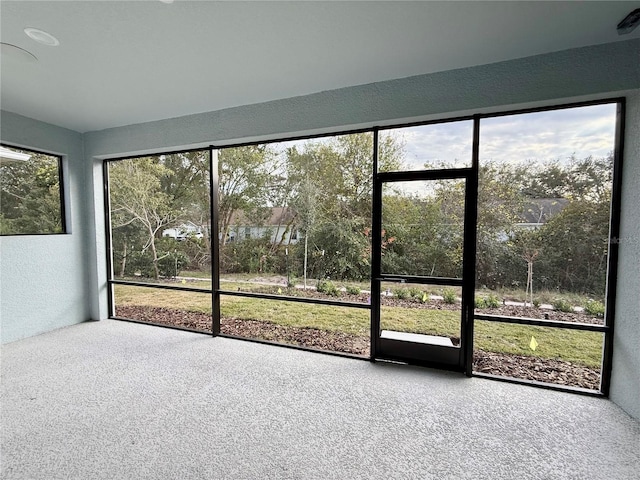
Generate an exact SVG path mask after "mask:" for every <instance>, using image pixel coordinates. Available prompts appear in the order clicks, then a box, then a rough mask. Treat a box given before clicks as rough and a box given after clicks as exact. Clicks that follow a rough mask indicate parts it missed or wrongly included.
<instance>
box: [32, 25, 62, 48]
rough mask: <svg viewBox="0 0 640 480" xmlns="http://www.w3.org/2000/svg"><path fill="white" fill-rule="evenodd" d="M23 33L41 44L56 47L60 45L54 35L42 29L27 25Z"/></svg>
mask: <svg viewBox="0 0 640 480" xmlns="http://www.w3.org/2000/svg"><path fill="white" fill-rule="evenodd" d="M24 33H26V34H27V36H28V37H29V38H31V39H33V40H35V41H36V42H38V43H41V44H42V45H47V46H49V47H57V46H58V45H60V42H59V41H58V39H57V38H56V37H54V36H53V35H51V34H50V33H47V32H45V31H43V30H39V29H37V28H31V27H27V28H25V29H24Z"/></svg>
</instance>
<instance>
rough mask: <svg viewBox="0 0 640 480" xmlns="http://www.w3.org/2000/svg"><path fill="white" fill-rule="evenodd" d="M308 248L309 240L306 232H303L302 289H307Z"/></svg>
mask: <svg viewBox="0 0 640 480" xmlns="http://www.w3.org/2000/svg"><path fill="white" fill-rule="evenodd" d="M308 248H309V240H308V236H307V232H306V231H305V232H304V267H303V269H304V272H303V274H304V289H305V290H306V289H307V252H308V251H309V250H308Z"/></svg>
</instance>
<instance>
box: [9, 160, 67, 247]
mask: <svg viewBox="0 0 640 480" xmlns="http://www.w3.org/2000/svg"><path fill="white" fill-rule="evenodd" d="M29 153H30V154H31V158H30V159H29V160H27V161H18V162H11V163H8V162H7V163H5V162H3V163H2V164H0V233H2V234H5V235H6V234H32V233H60V232H62V210H61V197H60V172H59V171H58V159H57V158H55V157H52V156H50V155H44V154H40V153H34V152H29Z"/></svg>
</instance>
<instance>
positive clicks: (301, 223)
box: [2, 102, 620, 389]
mask: <svg viewBox="0 0 640 480" xmlns="http://www.w3.org/2000/svg"><path fill="white" fill-rule="evenodd" d="M619 106H620V105H619V103H618V102H612V103H603V104H591V105H586V106H575V107H568V108H557V109H551V110H546V111H535V112H528V113H515V114H505V115H480V116H478V117H476V118H474V119H472V118H469V119H466V120H460V121H445V122H440V123H432V124H427V125H418V126H414V125H411V126H408V127H398V128H384V129H380V130H378V144H377V145H376V146H375V147H377V152H376V149H375V148H374V138H375V136H376V135H375V130H372V131H369V132H361V133H352V134H342V135H334V136H325V137H318V138H310V139H300V140H291V141H279V142H278V141H274V142H267V143H261V144H247V145H241V146H235V147H226V148H219V149H213V150H212V151H213V152H215V153H216V156H215V157H214V158H215V159H216V160H215V161H214V162H212V161H211V156H210V150H195V151H188V152H178V153H170V154H164V155H156V156H147V157H136V158H128V159H119V160H112V161H107V162H106V169H105V171H106V172H107V174H108V180H109V185H108V186H109V196H108V206H109V211H108V213H109V216H110V251H111V256H110V261H111V263H110V265H111V272H112V276H111V278H110V284H111V287H112V296H111V299H112V314H114V315H116V316H118V317H126V318H130V319H135V320H138V321H143V322H149V323H154V324H163V325H171V326H177V327H182V328H189V329H192V330H197V331H205V332H216V333H217V331H218V326H219V330H220V332H221V333H222V334H227V335H232V336H236V337H246V338H251V339H259V340H269V341H275V342H280V343H286V344H294V345H298V346H302V347H307V348H312V349H319V350H332V351H335V352H342V353H349V354H356V355H361V356H366V355H368V354H369V351H370V347H371V344H370V338H369V331H370V327H371V324H370V316H371V313H372V312H371V309H372V304H374V305H377V306H378V307H379V309H380V310H379V312H374V313H376V314H378V318H379V320H380V327H381V332H382V333H381V334H380V335H381V338H382V336H384V335H387V337H389V335H391V336H393V335H396V336H398V335H399V338H400V339H401V340H402V339H404V340H407V341H409V342H411V341H413V340H415V342H423V341H426V342H427V343H429V342H430V343H434V344H436V345H448V346H458V345H461V346H464V347H466V346H468V345H467V344H466V343H465V342H466V340H465V338H466V337H468V336H471V335H470V331H469V330H466V329H467V328H468V325H471V320H475V321H474V322H473V325H474V327H475V334H474V338H475V342H474V345H473V346H474V349H473V350H474V352H475V353H474V356H473V359H472V360H473V368H474V371H476V372H482V373H489V374H493V375H498V376H506V377H511V378H519V379H526V380H535V381H539V382H543V383H555V384H560V385H569V386H576V387H583V388H588V389H598V388H599V385H600V382H601V381H605V380H606V376H607V373H606V371H605V370H603V369H602V364H603V362H605V364H606V362H607V358H610V355H611V352H610V351H609V350H608V349H607V345H608V337H607V335H610V333H609V332H608V331H607V328H608V325H607V321H608V320H607V318H608V316H607V315H608V314H607V299H608V295H609V294H608V287H609V286H610V285H611V284H612V283H611V282H612V281H615V279H611V278H609V272H608V266H609V265H610V263H611V261H612V258H613V257H612V256H611V255H612V253H614V255H615V248H612V247H611V245H610V243H609V236H610V231H612V230H611V227H612V225H611V224H610V223H611V215H610V212H611V208H612V201H613V200H612V199H614V197H615V195H617V192H614V184H613V178H614V165H615V164H616V159H615V158H614V157H615V154H616V152H615V149H616V135H617V134H620V132H617V130H616V129H617V128H618V125H617V109H618V108H619ZM474 127H476V128H474ZM474 141H475V142H477V143H476V144H475V145H476V147H477V148H476V149H474V148H473V145H474ZM18 153H20V152H18ZM31 153H33V152H31ZM376 153H377V156H376ZM475 153H477V154H478V155H477V157H476V156H475ZM37 155H38V159H39V161H40V160H41V155H40V154H37ZM51 158H52V159H53V161H54V164H55V160H56V158H55V157H51ZM374 158H376V159H377V169H376V168H375V167H374ZM57 160H58V163H57V165H59V159H57ZM475 160H477V162H476V161H475ZM7 165H9V166H11V165H23V164H19V163H18V164H15V163H14V164H7ZM42 165H43V164H42ZM212 166H213V167H214V168H215V167H216V166H217V178H214V179H213V181H212V178H211V168H212ZM2 168H3V183H2V185H3V191H2V195H3V197H2V199H3V201H4V199H5V195H9V193H6V192H5V187H4V185H5V181H4V168H5V163H4V160H3V166H2ZM15 168H16V169H17V170H19V169H18V167H15ZM52 168H53V167H51V168H50V171H53V170H55V169H52ZM58 168H59V167H58ZM451 168H455V169H457V170H456V171H453V173H451V172H452V171H451ZM476 173H477V175H478V181H479V185H478V191H477V195H476V192H475V191H474V190H475V175H476ZM374 179H375V181H379V180H380V179H382V189H381V191H380V193H379V195H380V198H379V199H378V201H379V202H380V203H379V206H378V207H376V206H374V205H373V200H372V197H373V190H374V189H373V186H374V184H375V182H374ZM211 184H215V185H217V191H214V192H211V191H210V185H211ZM14 193H15V192H14ZM15 195H18V196H20V195H19V194H17V193H15ZM213 195H215V197H212V196H213ZM211 198H215V200H216V202H215V204H216V205H217V210H216V211H215V212H211V204H210V199H211ZM474 200H475V201H477V223H476V232H475V233H476V238H477V241H476V250H477V255H476V264H475V278H473V276H471V279H472V281H471V282H470V281H469V280H468V279H469V275H467V274H466V273H465V272H468V270H467V268H468V267H469V264H464V265H463V252H464V251H467V252H468V251H472V250H473V249H472V248H471V247H472V246H473V243H470V244H465V243H464V242H463V239H464V238H466V239H468V240H469V239H472V238H473V237H472V236H468V235H466V234H467V233H468V230H467V229H466V226H468V225H473V224H474V222H475V221H476V219H475V218H467V217H468V215H467V214H468V213H469V212H472V213H473V211H474V209H473V204H471V205H470V204H469V202H470V201H471V202H473V201H474ZM18 203H19V202H17V201H14V203H13V205H17V204H18ZM374 207H375V209H376V211H378V210H377V209H378V208H379V214H380V219H376V222H374V221H373V219H372V217H371V212H372V209H374ZM15 208H19V207H15ZM212 213H213V216H212V215H211V214H212ZM2 215H3V217H2V218H3V233H4V228H5V225H9V223H5V218H9V216H8V214H7V213H5V206H4V205H3V211H2ZM13 218H17V217H11V219H13ZM378 220H379V222H380V223H377V221H378ZM469 222H470V223H469ZM16 224H18V221H17V220H16ZM373 224H376V225H380V227H381V236H380V241H381V252H380V253H381V256H380V271H381V274H382V275H383V276H388V277H389V278H386V277H384V278H382V279H381V280H380V282H381V283H380V294H381V297H380V301H379V302H378V301H377V299H372V297H371V295H372V293H371V288H372V284H371V263H372V241H371V239H372V236H373V235H372V229H373V226H372V225H373ZM214 225H217V231H216V230H215V227H214ZM613 227H614V230H613V231H615V227H616V226H615V225H613ZM376 237H377V235H376ZM216 247H217V248H216ZM214 249H215V250H214ZM216 260H217V263H216V264H213V262H215V261H216ZM463 270H464V271H463ZM463 274H464V275H463ZM402 275H404V276H410V277H415V276H426V277H431V279H430V282H431V283H432V284H429V282H426V283H425V284H414V283H408V284H403V283H399V282H397V281H395V280H397V279H394V278H393V277H394V276H402ZM415 281H417V280H416V279H415V278H410V279H409V282H415ZM473 284H475V310H474V312H473V315H472V314H471V313H472V312H471V309H470V308H467V305H468V304H467V300H469V301H470V296H467V295H466V293H465V294H464V295H463V292H469V291H471V290H467V287H468V288H471V287H472V286H473ZM374 286H375V287H376V288H377V285H376V284H375V283H374ZM376 288H374V290H376ZM212 296H213V297H212ZM463 296H464V299H463V298H462V297H463ZM207 299H208V300H207ZM372 300H374V301H372ZM216 301H218V302H219V304H216V303H215V302H216ZM469 307H471V305H469ZM218 311H219V314H218ZM472 316H473V317H474V318H473V319H472V318H471V317H472ZM461 318H462V319H463V320H465V319H468V320H469V322H466V321H463V322H462V327H461V323H460V320H461ZM376 321H377V320H376ZM389 338H391V337H389ZM412 339H413V340H412ZM425 339H426V340H425ZM471 340H473V339H471ZM423 343H424V342H423ZM463 343H464V344H465V345H462V344H463ZM603 345H604V348H603ZM460 351H466V348H465V349H460ZM466 360H467V361H468V362H471V359H470V357H466ZM468 365H470V363H468Z"/></svg>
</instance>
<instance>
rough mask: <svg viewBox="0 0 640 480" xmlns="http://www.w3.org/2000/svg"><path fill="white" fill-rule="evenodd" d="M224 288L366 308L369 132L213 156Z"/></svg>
mask: <svg viewBox="0 0 640 480" xmlns="http://www.w3.org/2000/svg"><path fill="white" fill-rule="evenodd" d="M218 161H219V163H218V173H219V206H220V207H219V220H218V230H219V232H218V235H219V238H220V282H221V288H222V289H223V290H238V291H243V292H253V293H265V294H273V295H283V296H303V297H312V298H328V299H338V298H343V297H344V298H345V299H348V300H349V301H355V302H361V303H365V302H366V298H367V297H366V295H361V294H358V293H355V292H356V291H362V290H367V289H368V288H369V280H370V275H371V274H370V270H371V266H370V257H371V248H370V245H371V242H370V230H371V229H370V225H371V191H372V169H373V136H372V135H371V133H361V134H354V135H342V136H336V137H324V138H316V139H310V140H298V141H290V142H278V143H270V144H261V145H249V146H242V147H235V148H225V149H221V150H220V151H219V156H218Z"/></svg>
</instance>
